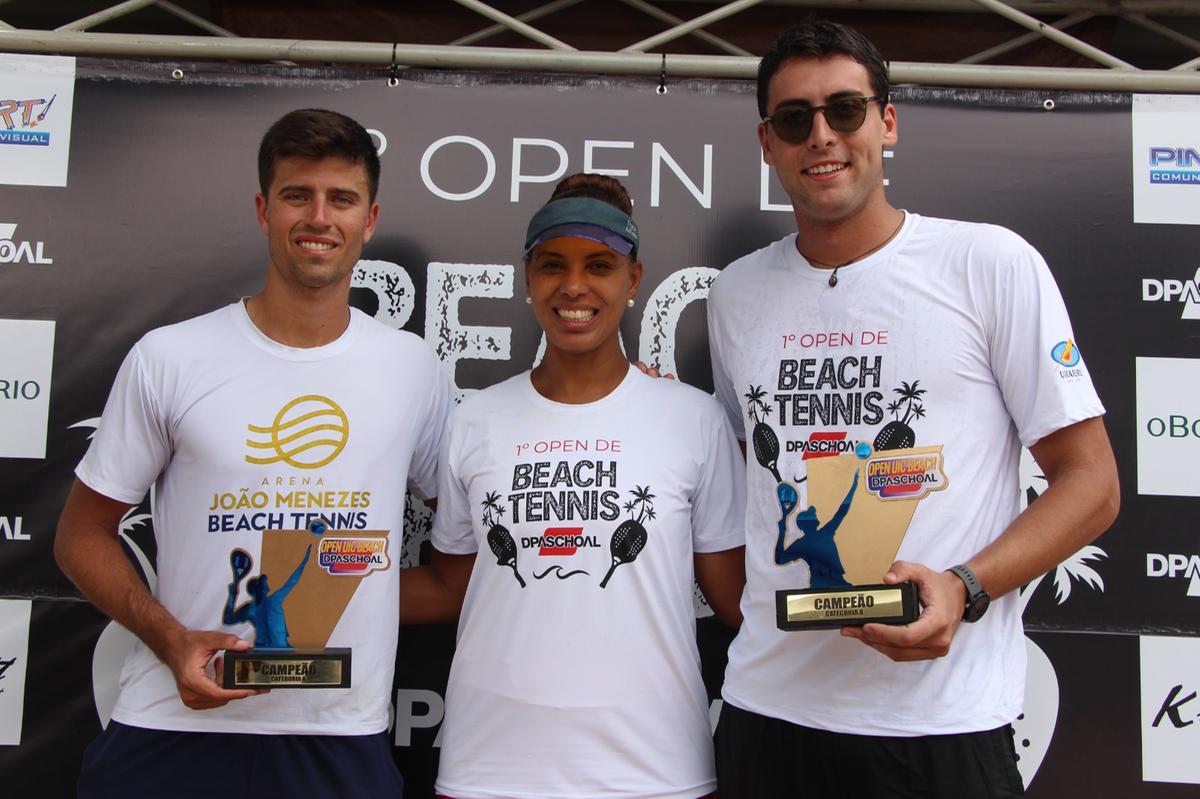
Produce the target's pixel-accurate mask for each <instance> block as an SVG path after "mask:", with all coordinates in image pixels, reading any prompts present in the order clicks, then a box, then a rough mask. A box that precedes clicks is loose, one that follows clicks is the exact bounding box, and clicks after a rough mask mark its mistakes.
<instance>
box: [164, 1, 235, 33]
mask: <svg viewBox="0 0 1200 799" xmlns="http://www.w3.org/2000/svg"><path fill="white" fill-rule="evenodd" d="M158 7H159V8H161V9H162V10H163V11H166V12H167V13H168V14H174V15H175V16H177V17H179V18H180V19H182V20H183V21H184V22H190V23H191V24H193V25H195V26H196V27H197V28H199V29H200V30H205V31H208V32H209V33H211V34H213V35H214V36H228V37H232V38H236V37H237V34H236V33H234V32H233V31H228V30H225V29H224V28H222V27H221V26H220V25H217V24H216V23H214V22H210V21H208V20H207V19H205V18H204V17H198V16H196V15H195V14H193V13H192V12H191V11H188V10H187V9H186V8H180V7H179V6H177V5H175V4H174V3H171V2H168V0H158Z"/></svg>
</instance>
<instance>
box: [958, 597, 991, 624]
mask: <svg viewBox="0 0 1200 799" xmlns="http://www.w3.org/2000/svg"><path fill="white" fill-rule="evenodd" d="M990 604H992V600H991V597H989V596H988V595H987V594H984V593H980V594H978V595H977V596H976V597H975V598H974V599H972V600H971V602H970V603H969V604H968V605H967V611H966V613H964V614H963V621H967V622H971V621H979V619H980V617H982V616H983V613H984V611H986V610H987V609H988V605H990Z"/></svg>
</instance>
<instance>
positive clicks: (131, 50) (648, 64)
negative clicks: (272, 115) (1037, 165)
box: [0, 30, 1200, 94]
mask: <svg viewBox="0 0 1200 799" xmlns="http://www.w3.org/2000/svg"><path fill="white" fill-rule="evenodd" d="M394 47H395V57H396V63H398V64H404V65H407V66H411V67H422V68H431V69H467V70H519V71H526V72H567V73H591V74H603V75H645V76H653V77H658V75H659V71H660V69H661V68H662V56H661V55H659V54H655V53H600V52H587V51H571V52H563V51H556V50H532V49H527V50H522V49H515V48H506V47H448V46H435V45H413V44H397V45H395V46H394ZM0 52H16V53H61V54H69V55H77V56H99V57H111V58H131V57H132V58H144V59H160V60H182V61H203V60H212V59H219V60H239V61H258V62H262V61H278V60H290V61H296V62H314V63H347V64H367V65H377V66H384V67H385V66H388V65H390V64H391V63H392V54H393V45H391V44H388V43H386V42H337V41H318V40H280V39H251V38H237V39H225V38H213V37H210V36H150V35H138V34H122V33H94V32H90V31H89V32H63V33H55V32H50V31H36V30H12V31H0ZM667 60H668V62H669V64H668V67H669V70H670V74H672V75H674V76H676V77H680V78H688V77H703V78H732V79H738V80H753V79H754V77H755V75H756V73H757V69H758V59H757V58H754V57H739V56H706V55H668V56H667ZM172 66H174V65H173V64H172ZM1180 66H1185V65H1180ZM1195 66H1196V64H1195V63H1191V65H1190V66H1186V68H1185V69H1179V68H1175V69H1173V70H1116V69H1091V68H1088V69H1064V68H1047V67H1009V66H983V65H976V64H922V63H913V62H893V63H892V64H891V71H890V74H891V78H892V81H893V82H894V83H897V84H901V83H910V84H923V85H927V86H958V87H973V88H997V89H1041V90H1054V89H1063V90H1075V91H1115V92H1173V93H1187V94H1200V74H1197V73H1195V72H1194V71H1192V70H1194V69H1195Z"/></svg>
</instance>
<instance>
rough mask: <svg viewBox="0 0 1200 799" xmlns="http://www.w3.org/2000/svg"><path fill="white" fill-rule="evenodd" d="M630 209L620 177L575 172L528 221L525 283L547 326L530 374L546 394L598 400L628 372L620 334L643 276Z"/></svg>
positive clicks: (541, 321) (564, 398)
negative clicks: (543, 350)
mask: <svg viewBox="0 0 1200 799" xmlns="http://www.w3.org/2000/svg"><path fill="white" fill-rule="evenodd" d="M632 211H633V204H632V203H631V202H630V200H629V194H628V193H627V192H626V191H625V187H624V186H622V185H621V184H620V183H619V182H618V181H616V180H614V179H613V178H609V177H605V176H603V175H588V174H578V175H572V176H571V177H569V178H567V179H565V180H563V181H562V182H561V183H559V185H558V186H557V187H556V188H555V190H554V194H553V195H552V196H551V197H550V202H548V203H547V204H546V205H545V206H544V207H543V208H542V209H541V210H540V211H538V212H537V214H535V215H534V217H533V219H532V220H531V221H530V223H529V229H528V231H527V232H526V237H525V288H526V290H527V291H528V292H529V301H530V304H532V305H533V312H534V315H535V316H536V317H537V320H538V324H540V325H541V327H542V330H544V331H545V333H546V355H545V357H544V358H543V359H542V362H541V363H540V364H538V366H537V367H536V368H535V369H534V370H533V374H532V380H533V385H534V387H535V388H537V389H538V392H539V393H541V394H542V395H543V396H545V397H547V398H549V399H553V400H555V401H558V402H574V403H578V402H590V401H592V400H595V399H599V398H600V397H603V396H606V395H607V394H608V393H609V392H610V391H612V390H613V389H614V388H616V386H617V385H618V384H619V383H620V382H621V380H622V379H624V377H625V373H626V372H627V371H628V368H629V362H628V361H627V360H626V359H625V356H624V354H623V353H622V352H621V346H620V342H619V340H618V334H619V328H620V324H621V317H622V315H623V314H624V313H625V309H626V308H627V307H629V306H631V305H632V304H633V297H634V295H636V294H637V290H638V286H639V285H640V284H641V281H642V262H641V261H639V260H637V246H638V231H637V225H636V224H634V222H633V219H632V218H631V216H630V214H631V213H632Z"/></svg>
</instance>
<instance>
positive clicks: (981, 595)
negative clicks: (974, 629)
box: [946, 563, 992, 623]
mask: <svg viewBox="0 0 1200 799" xmlns="http://www.w3.org/2000/svg"><path fill="white" fill-rule="evenodd" d="M946 571H949V572H953V573H954V574H956V575H958V578H959V579H960V580H962V581H963V585H965V586H966V587H967V604H966V606H965V607H964V608H963V615H962V620H963V621H965V622H968V623H970V622H975V621H979V620H980V619H981V618H983V614H984V612H985V611H987V609H988V605H990V604H992V598H991V597H990V596H988V592H987V591H984V590H983V586H982V585H980V584H979V579H978V578H977V577H976V576H975V572H973V571H971V570H970V569H969V568H967V567H966V566H963V565H962V564H961V563H960V564H959V565H957V566H951V567H950V568H949V569H947V570H946Z"/></svg>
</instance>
